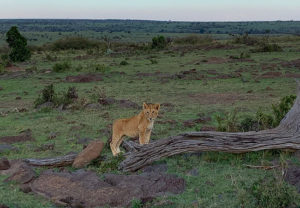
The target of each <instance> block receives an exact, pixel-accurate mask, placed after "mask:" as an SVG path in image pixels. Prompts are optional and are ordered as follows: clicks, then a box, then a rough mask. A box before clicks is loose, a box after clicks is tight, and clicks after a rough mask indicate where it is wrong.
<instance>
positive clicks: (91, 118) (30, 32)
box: [0, 20, 300, 208]
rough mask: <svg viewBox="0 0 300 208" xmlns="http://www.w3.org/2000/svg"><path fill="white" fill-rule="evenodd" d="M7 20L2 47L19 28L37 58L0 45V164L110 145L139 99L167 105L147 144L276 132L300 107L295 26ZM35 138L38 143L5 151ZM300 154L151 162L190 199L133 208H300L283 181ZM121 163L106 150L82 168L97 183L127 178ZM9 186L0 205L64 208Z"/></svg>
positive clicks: (208, 155) (211, 155) (136, 203)
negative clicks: (185, 136) (200, 134)
mask: <svg viewBox="0 0 300 208" xmlns="http://www.w3.org/2000/svg"><path fill="white" fill-rule="evenodd" d="M0 22H1V24H0V25H1V26H0V31H1V33H2V38H1V36H0V39H1V40H4V37H6V34H7V31H9V29H10V27H11V26H12V25H17V26H18V29H19V32H20V34H21V35H24V37H26V38H27V39H28V47H29V49H30V54H31V57H30V58H29V57H26V59H25V60H24V61H23V62H19V61H17V62H16V61H15V60H14V59H13V58H12V56H10V52H11V51H12V49H11V48H8V45H7V44H6V43H5V42H4V41H2V42H1V43H2V47H1V51H0V54H1V59H0V60H1V61H0V157H7V158H8V159H10V160H13V159H24V158H44V157H55V156H61V155H66V154H67V153H69V152H80V151H81V150H82V148H83V146H85V145H86V144H87V143H88V141H91V140H95V139H97V140H102V141H107V140H108V139H109V138H110V134H111V133H110V129H111V124H112V121H113V120H114V119H117V118H122V117H124V118H125V117H130V116H133V115H134V114H136V113H138V112H139V111H140V110H141V108H142V103H143V102H149V103H161V111H160V115H159V117H158V119H157V121H156V122H155V125H154V130H153V133H152V137H151V139H152V140H158V139H162V138H165V137H168V136H171V135H177V134H179V133H182V132H188V131H210V130H215V131H227V132H237V131H258V130H263V129H269V128H273V127H276V126H277V125H278V124H279V122H280V120H281V119H282V118H283V117H284V115H285V114H286V112H288V110H289V109H290V108H291V106H292V105H293V102H294V100H295V95H296V83H295V81H294V79H295V78H296V79H297V78H299V77H300V73H299V69H300V59H299V52H300V38H299V36H297V35H292V34H296V33H299V28H300V25H299V22H245V23H185V22H153V21H146V22H145V21H124V22H123V21H118V20H107V21H88V20H79V21H77V20H76V21H75V20H0ZM2 23H3V24H2ZM73 23H74V24H73ZM66 25H67V26H66ZM282 25H284V26H285V27H284V29H282V28H283V27H282ZM162 30H163V31H162ZM266 30H268V31H266ZM199 33H201V34H199ZM202 33H205V34H202ZM219 33H222V34H223V35H222V36H221V35H220V36H218V38H216V36H215V34H219ZM229 33H230V34H231V35H228V34H229ZM253 33H256V35H253ZM278 33H284V34H280V35H278ZM233 34H234V35H233ZM257 34H260V35H257ZM117 36H118V38H116V37H117ZM220 37H223V38H220ZM21 39H22V38H21ZM35 39H36V40H35ZM23 45H24V44H23ZM25 45H26V44H25ZM28 129H30V131H31V132H32V136H33V137H34V141H26V142H18V143H13V144H9V146H10V147H9V148H8V146H7V145H8V144H5V143H3V142H1V138H2V137H6V136H13V135H18V134H20V132H23V131H25V130H28ZM1 145H2V146H1ZM47 147H51V148H47ZM298 157H299V156H297V154H295V153H293V152H288V151H285V150H282V151H280V150H276V151H275V150H266V151H259V152H252V153H244V154H229V153H220V152H199V153H186V154H180V155H175V156H172V157H169V158H164V159H161V160H159V161H158V162H157V163H155V164H154V165H164V166H166V167H167V170H166V172H167V173H170V174H175V175H177V176H178V177H182V178H184V180H185V190H184V192H183V193H181V194H176V195H167V196H161V197H158V198H155V199H153V200H151V201H148V202H145V203H144V202H142V201H140V200H133V201H132V207H211V208H212V207H247V208H248V207H249V208H251V207H270V208H271V207H272V208H276V207H278V208H281V207H299V205H300V198H299V194H298V191H299V190H300V189H299V186H297V183H296V186H293V185H292V182H291V181H289V180H287V175H288V174H290V172H289V171H290V167H293V168H294V169H293V170H297V171H298V169H297V168H300V166H299V165H300V160H299V158H298ZM122 159H123V156H122V155H121V156H119V157H113V156H112V154H111V151H110V149H109V148H108V146H107V147H105V148H104V150H103V152H102V153H101V157H100V158H98V159H97V160H95V161H93V162H92V163H91V164H90V165H88V166H87V167H86V168H85V169H86V170H92V171H95V172H97V174H98V175H99V177H102V176H103V174H104V173H117V174H127V173H123V172H121V171H119V170H118V164H119V163H120V162H121V161H122ZM255 167H272V168H271V169H266V168H255ZM45 169H46V168H35V169H34V170H35V171H36V173H37V175H39V174H40V173H42V172H43V171H44V170H45ZM65 169H67V170H69V171H75V169H74V168H72V167H65ZM57 171H59V169H57ZM140 172H142V171H139V172H138V173H140ZM6 178H7V176H4V175H0V180H1V186H0V204H1V203H2V204H6V205H7V206H9V207H43V208H44V207H49V208H50V207H55V206H56V205H54V204H53V203H52V202H51V201H49V200H47V199H45V198H43V197H41V196H38V195H35V194H30V193H29V194H28V193H24V192H23V191H22V190H21V189H20V188H19V186H17V185H16V184H15V183H12V182H9V183H4V182H3V181H4V180H5V179H6ZM294 185H295V184H294Z"/></svg>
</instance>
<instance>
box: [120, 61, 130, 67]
mask: <svg viewBox="0 0 300 208" xmlns="http://www.w3.org/2000/svg"><path fill="white" fill-rule="evenodd" d="M128 64H129V63H128V62H127V61H125V60H123V61H121V62H120V65H121V66H126V65H128Z"/></svg>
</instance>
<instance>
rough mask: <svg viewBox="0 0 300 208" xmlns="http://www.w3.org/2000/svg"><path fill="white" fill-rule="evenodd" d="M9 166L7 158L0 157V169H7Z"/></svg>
mask: <svg viewBox="0 0 300 208" xmlns="http://www.w3.org/2000/svg"><path fill="white" fill-rule="evenodd" d="M9 168H10V164H9V161H8V159H7V158H5V157H3V158H1V159H0V170H7V169H9Z"/></svg>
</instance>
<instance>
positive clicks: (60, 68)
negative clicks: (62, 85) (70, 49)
mask: <svg viewBox="0 0 300 208" xmlns="http://www.w3.org/2000/svg"><path fill="white" fill-rule="evenodd" d="M70 68H71V64H70V63H68V62H62V63H56V64H55V65H54V66H53V67H52V70H53V71H54V72H64V71H66V70H69V69H70Z"/></svg>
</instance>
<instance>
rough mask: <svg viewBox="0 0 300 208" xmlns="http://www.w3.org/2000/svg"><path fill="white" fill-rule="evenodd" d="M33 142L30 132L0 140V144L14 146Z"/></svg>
mask: <svg viewBox="0 0 300 208" xmlns="http://www.w3.org/2000/svg"><path fill="white" fill-rule="evenodd" d="M27 141H35V139H34V138H33V137H32V133H31V130H30V129H28V130H26V131H23V132H21V134H20V135H18V136H4V137H1V138H0V143H7V144H14V143H18V142H27Z"/></svg>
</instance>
